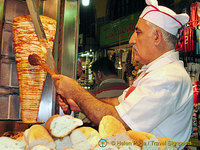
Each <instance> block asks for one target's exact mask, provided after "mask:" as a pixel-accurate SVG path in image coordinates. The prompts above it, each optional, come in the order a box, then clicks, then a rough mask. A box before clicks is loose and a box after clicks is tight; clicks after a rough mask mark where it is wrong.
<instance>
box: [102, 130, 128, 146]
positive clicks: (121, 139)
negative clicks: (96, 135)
mask: <svg viewBox="0 0 200 150" xmlns="http://www.w3.org/2000/svg"><path fill="white" fill-rule="evenodd" d="M104 139H106V141H107V142H108V143H111V144H112V145H115V146H116V147H118V148H119V147H120V146H123V145H128V144H129V143H131V144H132V141H131V138H130V137H129V136H128V135H127V134H126V132H123V133H119V134H117V135H114V136H110V137H105V138H104Z"/></svg>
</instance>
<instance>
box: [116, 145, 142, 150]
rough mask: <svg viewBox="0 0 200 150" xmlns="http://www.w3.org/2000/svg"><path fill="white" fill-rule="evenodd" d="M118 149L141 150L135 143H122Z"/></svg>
mask: <svg viewBox="0 0 200 150" xmlns="http://www.w3.org/2000/svg"><path fill="white" fill-rule="evenodd" d="M119 150H141V148H140V147H139V146H136V145H123V146H121V147H120V148H119Z"/></svg>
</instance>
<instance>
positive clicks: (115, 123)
mask: <svg viewBox="0 0 200 150" xmlns="http://www.w3.org/2000/svg"><path fill="white" fill-rule="evenodd" d="M122 132H126V129H125V127H124V126H123V124H122V123H121V122H120V121H119V120H118V119H116V118H115V117H113V116H110V115H107V116H104V117H103V118H102V120H101V121H100V123H99V134H100V136H101V137H110V136H114V135H117V134H119V133H122Z"/></svg>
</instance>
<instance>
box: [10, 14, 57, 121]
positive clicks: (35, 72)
mask: <svg viewBox="0 0 200 150" xmlns="http://www.w3.org/2000/svg"><path fill="white" fill-rule="evenodd" d="M40 19H41V22H42V25H43V28H44V31H45V34H46V37H47V42H48V45H49V47H50V48H51V49H52V48H53V43H54V39H55V33H56V21H55V20H54V19H51V18H49V17H46V16H43V15H41V16H40ZM13 46H14V53H15V62H16V66H17V75H18V83H19V96H20V103H21V111H22V121H23V122H27V123H31V122H36V120H37V116H38V111H39V105H40V100H41V96H42V91H43V87H44V82H45V79H46V74H47V73H46V71H45V70H43V68H42V67H41V66H32V65H30V64H29V62H28V56H29V55H30V54H37V55H38V56H40V57H41V59H42V61H44V62H45V60H46V55H47V51H46V48H45V47H43V46H42V44H41V43H40V41H39V40H38V37H37V35H36V33H35V28H34V26H33V23H32V19H31V16H30V15H25V16H19V17H15V18H14V20H13Z"/></svg>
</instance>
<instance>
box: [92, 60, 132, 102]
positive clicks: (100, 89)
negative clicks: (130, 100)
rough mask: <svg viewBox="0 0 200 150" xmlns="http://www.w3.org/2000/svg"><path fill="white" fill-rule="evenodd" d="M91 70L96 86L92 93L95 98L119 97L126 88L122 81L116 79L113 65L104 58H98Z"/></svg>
mask: <svg viewBox="0 0 200 150" xmlns="http://www.w3.org/2000/svg"><path fill="white" fill-rule="evenodd" d="M91 70H92V72H93V75H94V78H95V83H96V85H97V86H96V87H95V89H94V90H93V91H92V93H93V94H94V95H95V96H96V97H97V98H111V97H117V96H120V95H121V94H122V93H123V91H124V90H125V89H126V88H127V87H128V86H127V84H126V82H125V81H124V80H123V79H119V78H118V76H117V70H116V68H115V66H114V64H113V63H112V61H111V60H109V59H108V58H106V57H102V58H99V59H97V60H96V61H95V62H93V64H92V67H91Z"/></svg>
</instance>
